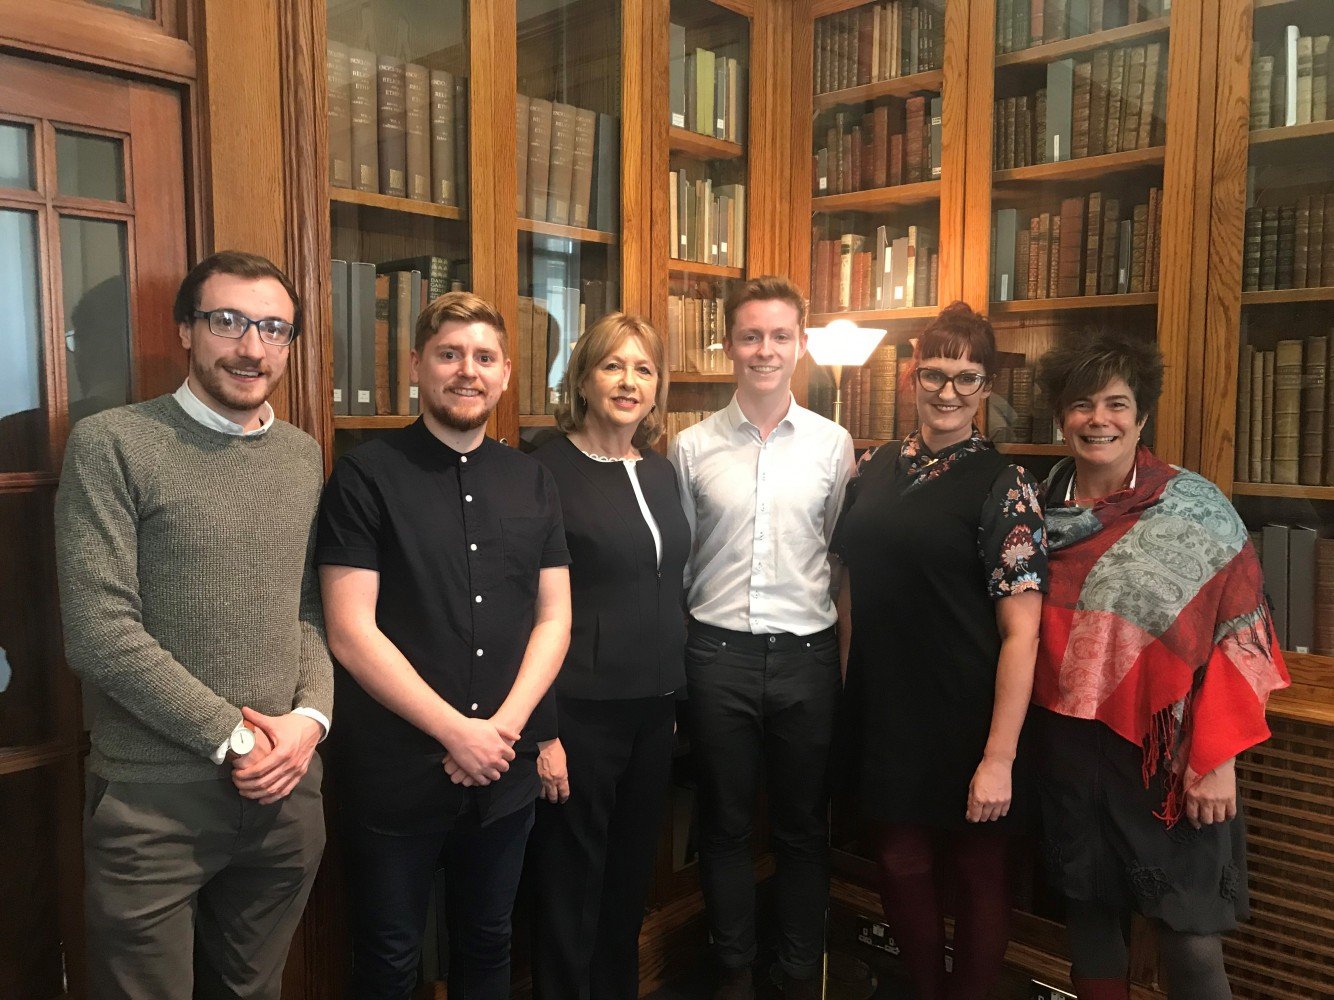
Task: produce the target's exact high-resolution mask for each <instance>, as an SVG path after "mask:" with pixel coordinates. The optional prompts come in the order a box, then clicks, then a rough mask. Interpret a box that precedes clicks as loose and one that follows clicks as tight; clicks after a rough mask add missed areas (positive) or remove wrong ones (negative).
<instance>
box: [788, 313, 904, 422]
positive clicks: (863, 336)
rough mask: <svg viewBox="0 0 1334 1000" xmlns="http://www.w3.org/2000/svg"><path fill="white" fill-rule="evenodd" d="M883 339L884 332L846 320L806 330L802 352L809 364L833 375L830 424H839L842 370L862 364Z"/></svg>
mask: <svg viewBox="0 0 1334 1000" xmlns="http://www.w3.org/2000/svg"><path fill="white" fill-rule="evenodd" d="M884 336H885V331H884V330H873V329H870V328H868V327H862V326H858V325H857V324H856V323H854V322H852V320H848V319H836V320H834V321H833V322H832V323H830V324H829V325H828V326H814V327H810V328H808V329H807V330H806V350H807V352H808V353H809V354H810V356H811V360H812V361H814V362H815V363H816V364H817V365H820V366H821V367H824V368H828V369H830V370H831V371H832V372H833V375H834V423H836V424H841V423H842V422H843V369H844V368H845V367H850V368H860V367H861V366H862V365H864V364H866V361H867V359H868V358H870V356H871V352H872V351H874V350H875V349H876V347H878V346H879V344H880V341H881V340H882V339H884Z"/></svg>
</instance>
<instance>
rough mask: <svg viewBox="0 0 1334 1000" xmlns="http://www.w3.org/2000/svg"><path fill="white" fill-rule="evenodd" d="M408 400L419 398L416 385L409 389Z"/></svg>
mask: <svg viewBox="0 0 1334 1000" xmlns="http://www.w3.org/2000/svg"><path fill="white" fill-rule="evenodd" d="M408 398H409V399H416V398H417V387H416V386H415V385H413V386H409V387H408Z"/></svg>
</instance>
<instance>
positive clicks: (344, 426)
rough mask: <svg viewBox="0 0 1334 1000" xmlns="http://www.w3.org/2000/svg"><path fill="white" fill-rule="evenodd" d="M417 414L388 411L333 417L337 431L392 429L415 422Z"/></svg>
mask: <svg viewBox="0 0 1334 1000" xmlns="http://www.w3.org/2000/svg"><path fill="white" fill-rule="evenodd" d="M416 420H417V416H416V415H415V414H414V415H410V416H409V415H406V414H398V413H386V414H378V415H375V416H339V417H334V418H333V425H334V430H336V431H391V430H396V429H397V428H399V427H407V426H408V425H409V424H411V423H415V422H416Z"/></svg>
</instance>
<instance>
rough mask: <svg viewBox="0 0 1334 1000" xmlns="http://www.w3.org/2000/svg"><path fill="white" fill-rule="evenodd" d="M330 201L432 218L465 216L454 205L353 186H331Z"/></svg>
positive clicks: (454, 219) (453, 219)
mask: <svg viewBox="0 0 1334 1000" xmlns="http://www.w3.org/2000/svg"><path fill="white" fill-rule="evenodd" d="M329 201H331V202H333V203H334V204H337V205H353V206H355V207H357V208H378V209H381V210H383V211H386V212H398V213H400V214H402V215H422V216H426V217H428V218H432V219H449V220H451V221H455V222H457V221H458V220H460V219H462V218H463V211H462V210H461V209H459V208H456V207H455V206H453V205H437V204H435V203H434V202H430V201H416V200H414V199H412V198H395V197H394V196H393V195H389V194H376V193H374V192H373V191H353V190H352V189H351V188H330V189H329Z"/></svg>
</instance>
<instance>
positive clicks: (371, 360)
mask: <svg viewBox="0 0 1334 1000" xmlns="http://www.w3.org/2000/svg"><path fill="white" fill-rule="evenodd" d="M327 60H328V62H327V67H328V86H329V103H328V114H329V164H328V169H329V212H330V223H331V236H332V250H333V260H332V261H331V264H330V267H331V272H332V290H333V311H332V315H333V323H332V327H333V331H332V332H333V336H332V344H333V373H332V375H333V377H332V379H331V380H330V384H331V391H330V399H329V403H330V405H331V406H332V408H333V414H334V427H335V429H336V430H337V431H339V432H340V433H339V434H338V435H337V436H336V438H335V444H336V447H337V449H338V450H341V449H343V448H345V447H347V446H348V445H349V444H351V443H353V442H354V441H356V440H358V439H359V438H360V437H361V436H363V434H364V432H366V431H369V430H375V429H385V428H391V427H400V426H403V425H405V424H408V423H411V422H412V421H413V420H415V419H416V415H417V413H418V409H419V406H418V399H417V387H416V385H414V384H413V382H412V379H411V368H410V354H411V352H412V346H413V335H414V330H415V327H416V320H417V315H418V314H419V313H420V312H421V310H422V307H423V306H424V305H425V304H426V303H428V302H430V301H431V300H432V299H434V298H436V297H438V296H440V295H443V294H444V293H446V292H449V291H455V290H462V289H468V288H470V287H471V275H470V260H471V244H470V227H469V221H468V215H469V177H468V148H469V147H468V134H469V131H468V126H469V89H468V87H469V48H468V10H467V4H466V3H465V0H443V2H439V0H376V2H363V0H329V3H328V48H327Z"/></svg>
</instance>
